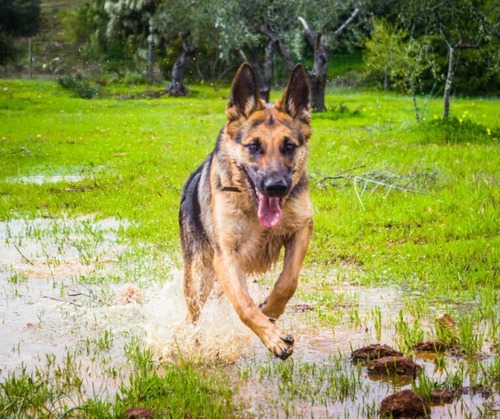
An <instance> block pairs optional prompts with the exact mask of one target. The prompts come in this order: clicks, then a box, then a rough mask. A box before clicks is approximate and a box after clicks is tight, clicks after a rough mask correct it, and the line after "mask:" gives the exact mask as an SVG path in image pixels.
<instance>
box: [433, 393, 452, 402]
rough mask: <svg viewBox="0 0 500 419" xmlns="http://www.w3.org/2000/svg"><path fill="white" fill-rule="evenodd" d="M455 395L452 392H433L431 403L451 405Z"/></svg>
mask: <svg viewBox="0 0 500 419" xmlns="http://www.w3.org/2000/svg"><path fill="white" fill-rule="evenodd" d="M453 398H454V395H453V393H452V392H451V391H450V390H432V392H431V402H432V403H439V404H442V403H451V402H452V401H453Z"/></svg>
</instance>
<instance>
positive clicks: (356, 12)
mask: <svg viewBox="0 0 500 419" xmlns="http://www.w3.org/2000/svg"><path fill="white" fill-rule="evenodd" d="M359 12H360V9H359V7H356V8H355V9H354V11H353V12H352V13H351V16H349V17H348V18H347V20H346V21H345V22H344V23H342V25H340V26H339V27H338V28H337V29H336V30H335V32H333V36H334V37H337V36H339V35H340V34H341V33H342V32H344V30H345V29H346V28H347V27H348V26H349V25H350V24H351V22H352V21H353V20H354V19H355V18H356V16H357V15H358V14H359Z"/></svg>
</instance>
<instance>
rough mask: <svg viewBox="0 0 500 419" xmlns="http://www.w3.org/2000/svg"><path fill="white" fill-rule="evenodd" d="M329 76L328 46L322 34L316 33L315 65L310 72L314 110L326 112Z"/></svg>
mask: <svg viewBox="0 0 500 419" xmlns="http://www.w3.org/2000/svg"><path fill="white" fill-rule="evenodd" d="M327 76H328V47H327V46H326V42H325V39H324V37H323V35H322V34H320V33H318V34H317V35H316V41H315V45H314V65H313V69H312V71H311V72H310V73H309V81H310V82H311V107H312V110H313V112H325V111H326V106H325V91H326V82H327Z"/></svg>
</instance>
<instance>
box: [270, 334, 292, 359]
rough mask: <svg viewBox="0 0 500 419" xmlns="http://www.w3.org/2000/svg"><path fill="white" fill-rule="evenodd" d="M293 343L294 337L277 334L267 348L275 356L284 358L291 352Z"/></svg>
mask: <svg viewBox="0 0 500 419" xmlns="http://www.w3.org/2000/svg"><path fill="white" fill-rule="evenodd" d="M293 343H294V339H293V337H292V336H291V335H285V336H280V335H277V336H276V337H275V340H274V341H273V342H272V343H271V345H269V346H268V348H269V350H270V351H271V352H272V353H273V354H274V356H275V357H276V358H280V359H283V360H285V359H287V358H288V357H289V356H290V355H292V353H293Z"/></svg>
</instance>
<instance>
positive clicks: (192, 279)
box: [184, 255, 215, 323]
mask: <svg viewBox="0 0 500 419" xmlns="http://www.w3.org/2000/svg"><path fill="white" fill-rule="evenodd" d="M214 281H215V276H214V272H213V269H212V267H211V266H210V262H209V261H207V260H206V257H203V255H197V256H193V257H192V258H191V260H189V261H188V260H184V298H185V300H186V305H187V309H188V318H189V320H190V321H191V322H193V323H194V322H196V321H197V320H198V319H199V317H200V314H201V310H202V309H203V306H204V305H205V303H206V302H207V299H208V297H209V296H210V293H211V292H212V289H213V286H214Z"/></svg>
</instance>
